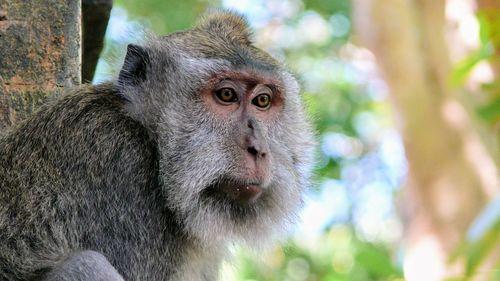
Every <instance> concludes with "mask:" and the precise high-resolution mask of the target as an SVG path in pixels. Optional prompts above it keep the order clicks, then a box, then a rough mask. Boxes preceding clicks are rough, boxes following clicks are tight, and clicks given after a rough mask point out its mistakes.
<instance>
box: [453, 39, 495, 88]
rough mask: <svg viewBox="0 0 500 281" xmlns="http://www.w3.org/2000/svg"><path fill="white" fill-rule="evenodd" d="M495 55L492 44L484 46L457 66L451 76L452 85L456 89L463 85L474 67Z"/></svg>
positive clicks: (488, 43)
mask: <svg viewBox="0 0 500 281" xmlns="http://www.w3.org/2000/svg"><path fill="white" fill-rule="evenodd" d="M493 53H494V49H493V45H492V44H491V43H490V42H487V43H485V44H484V45H482V46H481V47H480V48H479V50H477V51H475V52H473V53H472V54H470V55H469V56H468V57H466V58H465V59H463V60H462V61H461V62H459V63H458V64H457V65H456V66H455V69H454V70H453V72H452V74H451V84H452V85H453V86H455V87H456V86H460V85H462V84H463V83H464V81H465V79H466V78H467V76H468V75H469V73H470V72H471V70H472V69H473V68H474V66H476V65H477V64H478V63H479V62H481V61H483V60H486V59H488V58H490V57H491V56H492V55H493Z"/></svg>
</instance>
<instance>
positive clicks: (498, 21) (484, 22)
mask: <svg viewBox="0 0 500 281" xmlns="http://www.w3.org/2000/svg"><path fill="white" fill-rule="evenodd" d="M477 19H478V22H479V43H480V45H479V48H478V49H477V50H476V51H473V52H472V53H471V54H470V55H469V56H467V57H466V58H465V59H463V60H462V61H461V62H459V63H458V64H457V65H456V66H455V67H454V69H453V72H452V74H451V84H452V85H453V86H455V87H461V86H463V84H464V83H465V81H466V79H467V78H468V77H469V75H470V73H471V72H472V70H473V69H474V67H475V66H476V65H477V64H479V63H480V62H485V61H489V62H491V63H493V64H495V63H498V60H500V58H499V57H498V52H499V50H500V39H499V38H500V12H498V11H494V10H481V11H479V12H478V14H477ZM483 92H484V94H485V97H484V100H485V102H483V103H482V104H481V105H480V106H478V108H477V109H476V113H477V115H478V116H479V118H481V119H482V120H483V121H485V122H486V123H488V124H490V125H492V126H495V124H498V122H499V121H500V81H498V80H497V81H494V82H493V83H491V84H488V85H484V86H483Z"/></svg>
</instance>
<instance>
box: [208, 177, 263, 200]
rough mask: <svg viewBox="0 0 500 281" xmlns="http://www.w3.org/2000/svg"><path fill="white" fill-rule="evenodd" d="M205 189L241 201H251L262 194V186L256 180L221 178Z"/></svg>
mask: <svg viewBox="0 0 500 281" xmlns="http://www.w3.org/2000/svg"><path fill="white" fill-rule="evenodd" d="M207 190H208V191H209V192H210V193H212V192H215V193H219V194H222V195H224V196H226V197H228V198H229V199H232V200H234V201H237V202H241V203H253V202H255V201H256V200H257V199H258V198H259V197H260V195H261V194H262V187H261V186H260V183H257V182H241V181H237V180H232V179H227V178H223V179H220V180H217V181H216V182H215V183H214V184H212V185H210V186H209V187H208V188H207Z"/></svg>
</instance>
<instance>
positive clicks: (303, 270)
mask: <svg viewBox="0 0 500 281" xmlns="http://www.w3.org/2000/svg"><path fill="white" fill-rule="evenodd" d="M239 253H240V255H241V256H240V259H239V264H238V265H236V267H237V268H238V269H237V272H236V273H233V274H234V275H233V276H229V277H228V276H226V278H227V280H233V279H230V278H235V279H237V280H259V281H281V280H297V281H299V280H303V281H315V280H322V281H342V280H345V281H347V280H349V281H358V280H359V281H365V280H373V281H376V280H402V273H401V271H400V270H399V269H398V268H397V267H395V266H394V265H393V263H392V261H391V258H390V253H389V252H388V251H387V248H386V247H385V246H383V245H375V244H372V243H367V242H363V241H362V240H360V239H358V238H357V237H356V234H355V232H354V231H353V230H352V229H351V228H349V227H347V226H336V227H333V228H331V229H330V230H329V231H328V232H326V233H325V234H324V235H322V236H320V237H319V238H318V240H317V241H289V243H288V244H287V245H285V246H283V248H277V249H275V251H273V252H272V253H271V254H270V255H269V257H267V258H266V260H267V262H266V263H264V262H262V261H259V259H258V258H256V257H255V256H254V255H252V254H249V253H246V252H244V251H243V252H239Z"/></svg>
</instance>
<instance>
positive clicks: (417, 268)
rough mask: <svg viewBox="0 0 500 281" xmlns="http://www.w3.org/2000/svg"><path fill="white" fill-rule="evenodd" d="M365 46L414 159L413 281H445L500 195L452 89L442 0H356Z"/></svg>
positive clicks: (410, 192)
mask: <svg viewBox="0 0 500 281" xmlns="http://www.w3.org/2000/svg"><path fill="white" fill-rule="evenodd" d="M353 3H354V20H355V25H356V28H357V35H358V36H359V39H360V40H361V41H362V42H363V44H365V45H366V46H368V48H369V49H371V50H372V51H373V53H374V54H375V56H376V58H377V63H378V64H379V67H380V69H381V72H382V74H383V76H384V77H385V80H386V82H387V84H388V85H389V88H390V92H391V99H392V102H393V104H394V107H395V109H396V112H397V114H398V121H399V122H400V123H399V128H400V132H401V135H402V137H403V141H404V145H405V151H406V157H407V159H408V166H409V175H408V183H407V186H406V188H405V189H404V194H405V195H404V199H403V200H404V204H403V205H404V206H405V209H404V214H405V218H404V221H405V223H406V228H405V230H406V231H405V249H406V255H405V265H404V267H405V268H404V269H405V275H406V277H407V280H409V281H412V280H442V278H443V276H444V275H445V274H446V273H450V272H452V271H453V270H451V269H450V268H449V267H447V265H446V260H447V257H448V255H449V254H450V253H451V252H452V251H453V250H454V249H455V248H456V247H457V246H458V244H459V242H460V241H461V240H462V239H463V238H464V236H465V233H466V231H467V229H468V227H469V225H470V223H471V222H472V220H473V219H474V218H475V216H476V215H477V214H478V213H479V211H480V210H481V209H482V207H483V206H484V205H485V203H486V202H487V201H489V199H490V198H492V197H493V196H494V195H495V194H496V193H497V192H498V179H497V176H496V175H497V174H496V168H495V164H494V161H493V160H492V157H491V155H489V154H488V152H487V150H486V149H485V148H484V146H483V144H482V143H481V141H480V138H479V136H478V134H477V132H476V130H475V128H474V127H473V124H472V122H471V120H470V116H469V115H468V114H467V111H466V110H465V109H464V108H463V106H462V105H461V104H460V103H459V102H458V101H457V99H456V96H457V93H456V90H454V89H452V88H451V87H450V86H449V83H448V79H449V77H450V70H451V64H450V61H449V58H448V49H447V46H446V42H445V34H444V27H445V18H444V5H445V2H444V1H443V0H421V1H417V0H385V1H382V0H355V1H353Z"/></svg>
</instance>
